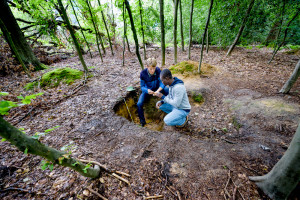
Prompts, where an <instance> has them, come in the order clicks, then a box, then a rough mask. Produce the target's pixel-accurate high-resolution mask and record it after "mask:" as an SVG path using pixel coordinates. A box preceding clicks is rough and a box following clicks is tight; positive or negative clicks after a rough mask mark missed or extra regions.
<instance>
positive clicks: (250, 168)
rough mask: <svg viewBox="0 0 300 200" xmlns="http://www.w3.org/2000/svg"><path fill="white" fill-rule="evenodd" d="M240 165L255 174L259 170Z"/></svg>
mask: <svg viewBox="0 0 300 200" xmlns="http://www.w3.org/2000/svg"><path fill="white" fill-rule="evenodd" d="M242 167H244V168H245V169H248V170H250V171H252V172H255V173H256V174H259V172H258V171H256V170H254V169H251V168H248V167H246V166H242Z"/></svg>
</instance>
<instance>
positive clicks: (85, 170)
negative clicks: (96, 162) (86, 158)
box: [82, 163, 92, 173]
mask: <svg viewBox="0 0 300 200" xmlns="http://www.w3.org/2000/svg"><path fill="white" fill-rule="evenodd" d="M91 166H92V164H91V163H88V164H86V165H85V167H84V168H83V169H82V170H83V171H84V173H87V169H88V168H90V167H91Z"/></svg>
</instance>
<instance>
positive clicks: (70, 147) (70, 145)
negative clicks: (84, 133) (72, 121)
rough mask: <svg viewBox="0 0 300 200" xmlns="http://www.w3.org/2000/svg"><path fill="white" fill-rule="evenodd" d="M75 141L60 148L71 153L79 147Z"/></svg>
mask: <svg viewBox="0 0 300 200" xmlns="http://www.w3.org/2000/svg"><path fill="white" fill-rule="evenodd" d="M73 143H74V142H73V141H70V142H69V144H66V145H64V146H63V147H62V148H60V150H62V151H65V152H67V153H68V154H69V155H70V154H71V153H72V151H73V150H75V149H76V148H77V147H76V146H75V145H74V144H73Z"/></svg>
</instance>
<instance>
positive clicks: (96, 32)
mask: <svg viewBox="0 0 300 200" xmlns="http://www.w3.org/2000/svg"><path fill="white" fill-rule="evenodd" d="M85 2H86V4H87V6H88V10H89V13H90V15H91V19H92V23H93V26H94V30H95V35H96V42H97V48H98V52H99V55H100V58H101V62H103V58H102V53H101V51H100V47H99V40H98V37H99V35H98V31H97V27H96V24H95V21H94V19H93V18H94V17H93V13H92V11H91V7H90V3H89V1H88V0H86V1H85Z"/></svg>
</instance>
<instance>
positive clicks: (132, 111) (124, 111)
mask: <svg viewBox="0 0 300 200" xmlns="http://www.w3.org/2000/svg"><path fill="white" fill-rule="evenodd" d="M140 94H141V92H139V91H137V90H134V91H130V92H128V93H127V95H126V97H122V98H120V99H119V101H118V102H117V103H116V104H115V106H114V112H115V113H116V114H117V115H119V116H122V117H124V118H126V119H127V120H128V121H131V122H134V123H136V124H140V119H139V117H138V112H137V102H138V100H139V96H140ZM188 96H189V101H190V104H191V106H192V107H193V106H200V105H201V104H202V103H203V102H204V99H203V97H202V95H201V93H198V92H188ZM200 97H201V98H200ZM159 100H160V99H159V98H157V97H152V96H151V97H150V98H148V99H147V100H146V102H145V103H144V106H143V108H144V115H145V119H146V125H145V127H146V128H148V129H150V130H155V131H162V129H163V128H164V126H165V124H164V121H163V119H164V117H165V116H166V113H164V112H163V111H161V110H158V109H157V108H156V106H155V105H156V102H157V101H159ZM200 100H201V101H200Z"/></svg>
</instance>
